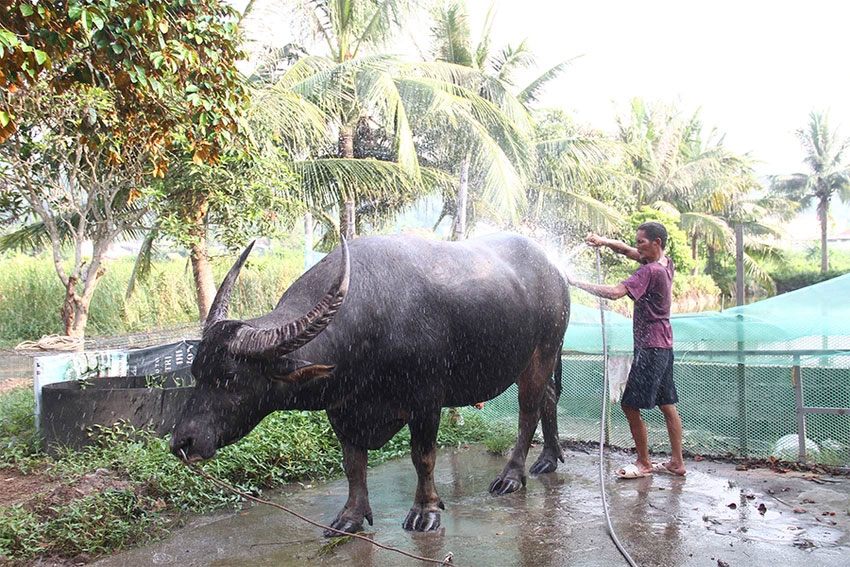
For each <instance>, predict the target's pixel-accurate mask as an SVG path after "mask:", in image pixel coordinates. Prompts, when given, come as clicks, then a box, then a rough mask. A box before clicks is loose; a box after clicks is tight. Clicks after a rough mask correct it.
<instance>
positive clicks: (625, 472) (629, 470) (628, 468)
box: [615, 463, 652, 479]
mask: <svg viewBox="0 0 850 567" xmlns="http://www.w3.org/2000/svg"><path fill="white" fill-rule="evenodd" d="M615 474H616V475H617V478H625V479H630V478H644V477H647V476H650V475H651V474H652V473H648V472H643V471H642V470H640V469H639V468H637V465H635V464H633V463H629V464H628V465H624V466H622V467H620V468H619V469H617V472H616V473H615Z"/></svg>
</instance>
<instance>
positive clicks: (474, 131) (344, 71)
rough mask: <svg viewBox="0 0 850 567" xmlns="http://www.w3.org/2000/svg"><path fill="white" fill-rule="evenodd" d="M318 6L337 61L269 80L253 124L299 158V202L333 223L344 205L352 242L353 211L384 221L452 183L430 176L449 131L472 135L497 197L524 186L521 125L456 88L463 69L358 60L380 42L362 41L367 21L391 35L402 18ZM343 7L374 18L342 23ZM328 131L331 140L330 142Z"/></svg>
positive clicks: (384, 10)
mask: <svg viewBox="0 0 850 567" xmlns="http://www.w3.org/2000/svg"><path fill="white" fill-rule="evenodd" d="M314 4H315V5H314V6H313V8H314V10H313V12H311V13H310V14H308V15H310V16H311V17H313V18H314V23H315V25H316V26H317V27H318V28H319V30H320V35H321V36H322V37H323V38H325V40H326V43H327V45H328V47H329V51H330V53H331V56H330V57H328V56H325V57H319V56H305V57H300V58H298V59H297V61H296V62H295V63H294V64H292V65H290V66H289V67H288V68H286V69H285V70H284V71H283V72H282V73H278V74H276V75H275V74H266V77H267V79H268V78H270V79H271V82H270V83H266V84H265V85H263V86H262V88H261V90H260V91H259V92H258V93H257V94H256V96H255V97H254V100H255V101H256V104H255V111H254V119H253V120H252V124H254V125H255V127H256V128H257V130H258V132H261V134H262V135H264V136H265V139H266V140H267V141H268V142H269V143H274V144H281V145H283V146H284V147H285V148H286V150H287V151H288V152H289V154H290V156H292V157H293V159H294V163H293V167H294V168H295V169H296V171H297V172H298V173H299V175H300V179H301V195H300V197H301V198H302V199H303V200H305V202H307V204H308V205H309V206H310V208H311V210H313V211H314V212H315V213H316V218H318V219H323V218H324V219H328V218H329V216H328V214H327V213H328V209H329V207H333V206H339V208H340V222H339V225H338V226H339V230H340V231H341V232H342V233H343V234H345V235H347V236H348V237H352V236H353V235H354V234H356V229H355V226H356V224H355V223H356V222H357V218H356V216H355V211H356V213H357V216H362V215H371V216H372V218H379V217H382V216H386V215H387V214H390V213H391V212H392V211H393V210H397V209H398V208H399V207H400V206H404V205H405V204H409V203H411V202H412V201H413V200H415V199H416V198H417V197H418V196H421V195H423V194H425V193H428V192H431V191H434V190H435V189H439V188H440V187H445V186H446V185H447V184H448V183H450V182H451V179H450V177H449V176H448V175H447V174H445V173H444V172H442V171H440V170H438V169H436V168H433V167H428V165H431V164H434V163H435V161H436V160H435V158H434V156H433V148H432V147H431V146H430V144H429V142H430V141H432V140H433V135H429V134H428V133H434V132H438V131H440V132H446V131H447V129H451V130H452V131H455V132H457V131H464V132H466V133H467V135H468V138H469V140H470V143H471V144H474V145H475V147H476V149H477V151H476V156H475V158H476V163H477V164H480V166H481V170H482V171H486V172H487V174H486V176H485V186H486V187H488V188H490V189H491V190H492V191H494V192H497V190H498V188H500V187H504V186H520V184H519V183H518V182H517V180H518V179H519V176H518V175H517V173H516V170H515V169H514V166H513V163H518V162H520V161H521V160H522V159H523V155H524V154H523V152H524V151H525V149H524V141H523V139H522V132H521V130H520V128H519V127H517V125H516V123H515V120H514V117H513V116H511V115H510V114H508V113H507V112H505V111H503V110H502V108H500V107H499V106H497V105H496V104H495V103H493V102H492V101H490V100H488V99H485V98H483V97H481V96H480V95H479V93H478V92H476V91H474V90H473V89H471V88H468V87H467V86H464V84H463V83H462V82H461V81H456V80H454V79H456V78H457V77H458V73H457V70H456V69H455V68H449V67H448V66H447V65H445V64H432V65H427V66H423V65H418V64H406V63H403V62H401V61H398V60H396V59H394V58H392V57H389V56H386V55H380V54H377V55H364V54H362V53H360V51H359V50H360V49H361V48H362V49H366V48H367V47H368V45H366V43H367V40H369V39H370V38H373V37H374V38H377V36H374V35H371V34H372V32H371V31H369V30H370V29H372V28H369V29H364V30H363V31H362V33H360V35H358V36H356V37H354V35H356V34H354V32H355V30H358V29H360V28H359V27H358V26H359V25H360V24H359V22H360V18H361V17H362V18H365V19H367V20H368V21H370V22H372V24H370V25H372V26H373V27H374V26H375V25H377V24H376V23H375V22H381V21H384V20H386V21H385V22H384V23H385V24H386V25H387V26H388V24H389V21H390V19H391V18H390V15H392V14H396V13H397V10H395V9H389V7H388V3H386V2H360V3H357V2H336V3H330V4H329V3H325V2H319V3H314ZM346 6H348V8H345V7H346ZM343 8H345V9H352V10H355V16H356V13H357V10H361V11H363V10H366V9H367V8H368V9H369V10H373V11H371V12H368V14H370V15H369V17H368V18H366V17H365V15H364V14H365V12H364V14H361V16H360V17H355V16H351V15H350V14H349V15H347V16H346V15H345V14H343V13H342V12H345V10H343ZM379 8H380V9H379ZM340 11H341V12H340ZM338 12H339V13H338ZM340 14H342V15H340ZM378 27H379V28H380V26H378ZM343 32H344V33H343ZM367 32H368V33H367ZM353 37H354V39H352V38H353ZM343 44H344V45H348V46H349V47H347V48H346V47H344V45H343ZM352 46H353V47H352ZM346 49H347V50H348V51H346ZM345 53H349V56H344V55H345ZM274 66H275V65H267V66H266V68H268V67H274ZM305 116H306V118H305ZM304 132H313V133H314V134H315V135H310V136H307V135H304ZM327 132H331V133H332V136H333V138H332V139H330V140H329V139H327V137H325V138H324V139H323V138H322V134H323V133H327ZM292 134H296V135H297V136H299V137H300V139H295V138H294V137H293V135H292ZM259 137H261V136H260V135H258V138H259ZM376 140H378V142H376ZM420 159H424V160H425V162H424V163H425V166H422V165H420ZM509 205H510V203H509V204H508V206H506V207H505V208H510V206H509ZM358 207H359V208H358ZM334 224H335V223H334ZM334 232H335V231H334ZM326 236H327V234H326Z"/></svg>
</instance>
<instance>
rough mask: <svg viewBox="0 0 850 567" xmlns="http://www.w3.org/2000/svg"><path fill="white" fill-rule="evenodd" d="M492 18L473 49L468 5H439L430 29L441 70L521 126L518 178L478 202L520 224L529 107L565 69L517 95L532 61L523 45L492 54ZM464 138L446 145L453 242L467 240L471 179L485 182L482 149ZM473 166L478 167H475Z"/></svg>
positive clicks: (529, 151) (451, 0) (529, 148)
mask: <svg viewBox="0 0 850 567" xmlns="http://www.w3.org/2000/svg"><path fill="white" fill-rule="evenodd" d="M493 16H494V12H493V8H492V6H491V8H490V10H489V11H488V13H487V16H486V19H485V23H484V30H483V32H482V33H481V36H480V38H479V41H478V42H477V43H476V44H473V40H472V35H471V33H470V29H469V23H468V16H467V12H466V7H465V5H464V3H463V2H461V1H458V0H448V1H447V2H445V3H443V4H441V5H440V6H439V7H438V8H437V9H435V10H434V13H433V18H434V24H433V26H432V28H431V36H432V43H433V55H434V57H435V58H436V60H437V62H438V63H442V64H443V65H442V66H440V67H437V69H448V70H449V71H450V72H451V73H452V76H451V77H450V80H452V81H453V82H455V83H457V84H460V85H462V86H464V87H465V88H469V89H471V90H475V91H476V92H478V94H480V95H481V96H482V97H484V98H485V99H487V100H489V101H491V102H492V103H493V104H495V105H496V106H497V107H498V108H499V109H500V110H501V111H502V112H504V113H506V114H507V115H508V116H509V117H510V118H511V119H512V121H513V122H514V123H515V124H517V125H518V127H519V129H520V131H521V133H522V135H523V137H524V140H523V142H524V144H525V145H526V147H525V148H522V149H521V150H520V151H519V152H517V156H518V157H520V161H519V162H517V161H514V162H513V164H512V165H514V166H516V174H514V172H513V171H507V173H508V177H509V178H508V179H507V181H508V182H507V183H504V184H501V185H499V186H496V187H494V186H493V185H492V184H491V185H490V187H489V190H487V191H485V193H484V195H482V196H481V199H480V200H481V202H482V203H483V204H486V205H488V206H490V208H491V209H493V210H494V212H497V211H501V212H507V213H508V214H509V215H510V217H511V218H512V220H514V221H516V220H519V216H518V213H519V210H520V209H521V208H522V207H523V205H524V204H525V199H526V195H525V191H524V185H525V183H524V179H523V178H525V177H527V175H528V173H529V172H530V171H531V170H532V169H533V167H532V166H533V163H534V147H533V143H532V141H531V137H532V136H533V120H532V118H531V115H530V112H529V106H528V105H529V104H530V103H532V102H534V101H535V100H536V96H537V95H538V94H539V92H540V90H542V88H543V86H544V85H545V84H546V83H548V82H549V81H551V80H553V79H554V78H556V77H557V76H558V75H559V74H560V73H561V72H562V71H563V69H564V68H565V67H566V63H559V64H558V65H555V66H554V67H552V68H551V69H549V70H548V71H546V72H545V73H543V74H542V75H541V76H540V77H538V78H537V79H535V80H534V81H532V83H531V84H529V85H528V87H526V88H525V89H522V90H521V91H520V92H519V93H518V94H513V92H512V91H513V90H516V89H515V85H514V73H515V72H516V71H517V70H519V69H525V68H529V67H531V66H532V65H533V64H534V57H533V55H532V53H531V51H530V50H529V48H528V45H527V44H526V42H525V41H523V42H521V43H520V44H519V45H518V46H516V47H512V46H510V45H508V46H506V47H505V48H503V49H502V50H501V51H499V52H498V53H496V54H494V53H492V52H491V43H492V40H491V31H492V26H493ZM463 134H464V133H463V132H462V131H457V132H455V133H454V134H453V135H452V136H451V138H450V139H451V143H449V144H448V145H449V148H448V149H447V150H448V151H446V154H447V155H446V158H447V161H448V162H449V164H451V165H453V164H456V163H459V168H458V186H457V191H456V193H455V194H454V195H453V196H452V197H453V198H452V199H451V202H447V203H446V206H445V207H444V210H443V214H444V215H445V214H447V213H449V212H452V213H453V219H454V220H453V223H452V231H451V239H452V240H460V239H462V238H463V237H464V235H465V234H466V231H467V218H468V212H467V207H468V203H469V201H470V198H469V186H470V180H471V179H472V181H473V183H474V182H475V180H476V177H480V176H481V173H482V169H481V168H480V166H481V165H484V164H480V163H479V164H474V163H473V162H474V161H475V156H476V155H477V154H478V153H479V152H480V149H479V148H478V147H476V145H475V144H474V140H470V138H469V137H468V136H464V135H463ZM444 138H445V137H444ZM475 165H478V166H479V167H474V166H475ZM484 171H486V170H484ZM511 177H512V178H513V179H511ZM441 217H442V215H441Z"/></svg>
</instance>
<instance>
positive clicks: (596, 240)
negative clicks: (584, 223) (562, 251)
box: [584, 232, 606, 248]
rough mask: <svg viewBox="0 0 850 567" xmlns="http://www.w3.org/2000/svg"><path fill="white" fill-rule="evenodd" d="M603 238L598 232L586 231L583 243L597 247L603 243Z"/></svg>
mask: <svg viewBox="0 0 850 567" xmlns="http://www.w3.org/2000/svg"><path fill="white" fill-rule="evenodd" d="M605 240H606V239H605V238H602V237H601V236H599V235H598V234H594V233H592V232H588V233H587V236H586V237H585V238H584V243H585V244H587V245H588V246H593V247H594V248H598V247H600V246H604V245H605Z"/></svg>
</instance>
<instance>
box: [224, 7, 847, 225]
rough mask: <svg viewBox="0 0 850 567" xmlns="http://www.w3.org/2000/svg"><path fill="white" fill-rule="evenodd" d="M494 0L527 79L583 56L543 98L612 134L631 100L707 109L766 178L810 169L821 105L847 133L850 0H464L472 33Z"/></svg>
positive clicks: (497, 26)
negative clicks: (521, 50)
mask: <svg viewBox="0 0 850 567" xmlns="http://www.w3.org/2000/svg"><path fill="white" fill-rule="evenodd" d="M258 1H259V2H260V3H263V2H264V1H265V2H271V1H272V0H258ZM244 3H245V0H233V4H234V6H235V7H237V8H240V7H241V6H242V5H244ZM491 3H492V4H493V5H494V6H495V9H496V15H495V22H494V25H493V29H492V35H493V38H494V47H496V48H499V47H501V46H502V45H505V44H507V43H511V44H514V45H515V44H517V43H519V41H521V40H523V39H527V40H528V42H529V44H530V47H531V49H532V51H533V52H534V53H535V55H536V58H537V63H538V68H537V72H536V73H533V74H529V76H528V79H529V80H530V79H532V78H533V75H536V74H537V73H539V72H542V71H543V70H545V69H547V68H549V67H551V66H552V65H555V64H556V63H558V62H560V61H564V60H569V59H573V58H576V59H575V60H574V61H573V62H572V63H571V65H570V66H569V68H568V69H567V71H566V72H565V73H564V74H563V75H562V77H561V78H560V79H558V80H557V81H555V82H553V83H551V84H550V86H549V88H548V90H547V91H546V93H545V95H544V96H543V98H542V104H543V105H545V106H554V107H560V108H563V109H565V110H568V111H570V112H571V113H572V114H573V116H575V117H576V119H577V120H578V121H579V122H581V123H585V124H587V125H589V126H592V127H595V128H598V129H601V130H603V131H608V132H613V131H614V127H615V118H616V116H617V114H618V113H623V112H625V110H626V109H627V106H628V102H629V101H630V100H631V99H632V98H633V97H642V98H644V99H645V100H647V101H659V102H665V103H675V105H676V106H677V107H678V108H680V109H681V110H682V111H683V112H686V113H688V114H689V113H691V112H693V111H696V110H699V111H700V116H701V117H702V119H703V123H704V124H705V126H706V128H707V129H710V128H716V129H717V130H718V131H719V133H722V134H724V135H725V143H726V145H727V147H729V148H730V149H731V150H733V151H735V152H738V153H748V154H749V155H750V156H751V157H752V158H754V159H755V160H756V171H757V172H758V173H759V175H762V176H766V175H770V174H786V173H793V172H796V171H802V170H804V166H803V164H802V158H803V154H802V149H801V147H800V144H799V142H798V140H797V137H796V135H795V131H796V130H797V129H799V128H802V127H804V126H805V125H806V123H807V121H808V116H809V113H810V112H811V111H813V110H818V111H827V112H829V117H830V124H831V125H832V126H833V127H836V128H838V129H839V132H840V133H842V135H844V136H850V65H848V64H847V56H848V55H850V42H848V40H847V33H846V30H847V24H848V22H850V4H846V5H845V4H844V3H842V2H836V1H835V0H830V1H825V0H808V1H806V2H800V1H799V0H798V1H785V0H781V1H773V2H769V1H763V0H734V1H733V0H713V1H712V2H693V1H687V0H677V1H674V0H641V1H639V2H635V1H626V0H622V1H621V0H592V1H591V0H583V1H581V2H577V1H573V0H522V1H515V0H502V1H496V2H491V1H490V0H467V6H468V9H469V14H470V27H471V30H472V34H473V39H474V40H477V38H478V37H479V36H480V33H481V30H482V28H483V24H484V19H485V15H486V13H487V10H488V8H489V7H490V5H491ZM256 20H258V21H257V27H259V28H263V29H264V30H265V31H258V32H257V33H258V34H261V35H263V36H264V37H269V38H271V37H274V38H276V39H277V40H278V41H279V40H280V38H282V37H283V32H282V30H281V27H280V24H278V23H276V22H279V20H278V19H277V18H274V17H263V18H256ZM426 32H427V26H423V25H422V23H421V19H417V20H416V21H415V23H411V24H410V26H409V27H408V28H407V29H406V30H405V34H406V35H408V36H413V37H414V38H415V40H416V41H417V42H418V43H420V44H421V43H425V41H424V40H423V36H424V37H427V35H426ZM422 47H424V48H427V45H425V46H422ZM835 215H836V217H837V221H836V228H838V229H839V230H840V229H842V228H845V227H846V225H847V224H848V222H850V221H848V219H850V207H841V206H836V207H835ZM803 224H808V223H803Z"/></svg>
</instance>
